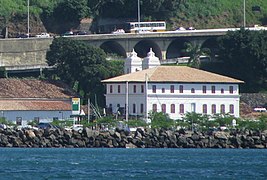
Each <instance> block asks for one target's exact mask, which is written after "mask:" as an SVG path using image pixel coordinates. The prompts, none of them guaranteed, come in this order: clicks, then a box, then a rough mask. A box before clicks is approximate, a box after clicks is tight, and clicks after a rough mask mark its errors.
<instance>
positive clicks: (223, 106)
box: [221, 104, 225, 114]
mask: <svg viewBox="0 0 267 180" xmlns="http://www.w3.org/2000/svg"><path fill="white" fill-rule="evenodd" d="M221 114H225V105H224V104H221Z"/></svg>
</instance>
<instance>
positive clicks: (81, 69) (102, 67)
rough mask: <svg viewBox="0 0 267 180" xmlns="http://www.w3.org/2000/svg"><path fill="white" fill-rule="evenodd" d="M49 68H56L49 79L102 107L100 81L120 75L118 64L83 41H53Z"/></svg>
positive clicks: (59, 39) (48, 54)
mask: <svg viewBox="0 0 267 180" xmlns="http://www.w3.org/2000/svg"><path fill="white" fill-rule="evenodd" d="M46 59H47V63H48V65H49V66H55V68H56V70H55V72H53V73H55V74H53V73H52V74H51V73H50V74H49V73H48V74H46V76H47V77H48V78H60V80H62V81H64V82H65V83H67V84H68V85H70V86H71V87H73V88H74V89H75V90H76V91H77V92H78V93H80V95H81V96H82V97H83V99H84V100H86V99H88V98H90V99H91V100H92V101H95V98H96V97H98V99H97V100H98V102H99V105H100V106H102V107H104V106H105V103H104V93H105V88H104V86H103V84H102V83H101V80H103V79H105V78H108V77H111V76H117V75H120V74H122V70H123V68H122V65H123V63H122V62H120V61H107V60H106V54H105V52H104V51H103V50H102V49H100V48H96V47H93V46H90V45H88V44H86V43H85V42H82V41H76V40H70V39H68V38H63V37H61V38H56V39H54V40H53V43H52V44H51V45H50V50H49V51H48V52H47V55H46Z"/></svg>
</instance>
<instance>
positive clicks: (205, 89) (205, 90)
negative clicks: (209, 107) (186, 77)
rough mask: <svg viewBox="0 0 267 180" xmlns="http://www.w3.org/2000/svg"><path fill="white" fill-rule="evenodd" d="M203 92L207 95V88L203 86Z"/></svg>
mask: <svg viewBox="0 0 267 180" xmlns="http://www.w3.org/2000/svg"><path fill="white" fill-rule="evenodd" d="M202 92H203V94H206V93H207V86H202Z"/></svg>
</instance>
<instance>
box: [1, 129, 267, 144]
mask: <svg viewBox="0 0 267 180" xmlns="http://www.w3.org/2000/svg"><path fill="white" fill-rule="evenodd" d="M266 136H267V131H264V132H258V131H239V130H234V131H230V132H224V131H214V132H191V131H184V130H179V131H172V130H164V129H159V130H157V129H153V130H142V129H137V130H136V131H135V132H126V131H124V130H119V129H116V130H115V131H107V132H99V131H95V130H91V129H89V128H85V129H84V130H83V132H82V133H79V132H76V131H66V130H60V129H56V130H52V129H46V130H27V129H24V130H11V129H7V130H3V129H0V147H21V148H51V147H57V148H63V147H64V148H100V147H101V148H267V139H266Z"/></svg>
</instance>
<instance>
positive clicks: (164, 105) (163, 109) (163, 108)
mask: <svg viewBox="0 0 267 180" xmlns="http://www.w3.org/2000/svg"><path fill="white" fill-rule="evenodd" d="M161 112H163V113H166V104H162V105H161Z"/></svg>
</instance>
